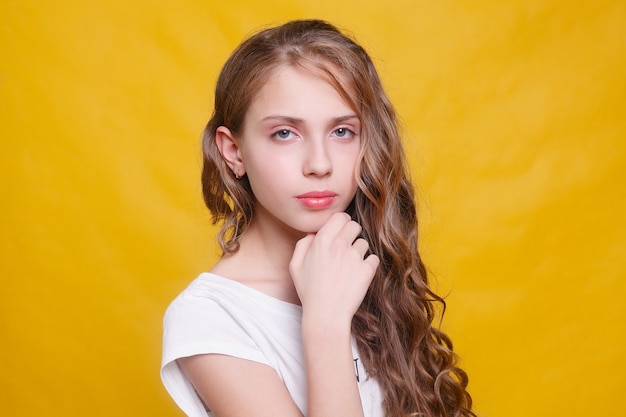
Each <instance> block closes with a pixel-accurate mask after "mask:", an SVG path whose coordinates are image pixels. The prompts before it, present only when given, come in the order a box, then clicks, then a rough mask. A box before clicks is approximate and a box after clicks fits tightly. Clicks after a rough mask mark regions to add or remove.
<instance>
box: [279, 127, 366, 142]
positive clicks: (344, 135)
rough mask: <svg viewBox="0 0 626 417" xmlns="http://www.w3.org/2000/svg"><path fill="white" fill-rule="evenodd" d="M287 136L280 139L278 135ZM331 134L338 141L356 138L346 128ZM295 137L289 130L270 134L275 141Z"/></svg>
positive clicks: (339, 128)
mask: <svg viewBox="0 0 626 417" xmlns="http://www.w3.org/2000/svg"><path fill="white" fill-rule="evenodd" d="M339 131H343V136H342V135H340V134H338V132H339ZM282 134H287V135H289V137H281V136H280V135H282ZM332 134H333V135H334V136H335V137H337V138H339V139H350V138H353V137H354V136H356V133H355V132H354V130H352V129H348V128H347V127H338V128H336V129H335V130H333V131H332ZM293 135H295V133H294V131H293V130H291V129H279V130H277V131H276V132H274V133H272V138H274V139H277V140H279V141H284V140H289V139H292V136H293Z"/></svg>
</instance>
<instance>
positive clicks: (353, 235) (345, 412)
mask: <svg viewBox="0 0 626 417" xmlns="http://www.w3.org/2000/svg"><path fill="white" fill-rule="evenodd" d="M360 233H361V226H360V225H359V224H357V223H355V222H353V221H351V220H350V217H349V216H348V215H347V214H345V213H337V214H335V215H333V216H331V218H330V219H329V220H328V222H327V223H326V224H325V225H324V227H322V229H320V231H319V232H318V233H317V234H316V235H309V236H307V237H305V238H304V239H302V240H300V241H299V242H298V244H297V245H296V249H295V251H294V255H293V258H292V261H291V264H290V271H291V274H292V277H293V280H294V284H295V286H296V290H297V291H298V296H299V297H300V301H301V303H302V308H303V319H302V339H303V343H304V353H305V359H306V366H307V370H306V372H307V381H308V399H309V417H335V416H337V417H353V416H354V417H362V416H363V408H362V406H361V400H360V396H359V391H358V385H357V381H356V376H355V373H354V365H353V359H352V349H351V323H352V318H353V316H354V314H355V312H356V310H357V309H358V307H359V305H360V304H361V302H362V301H363V297H365V293H366V292H367V289H368V288H369V285H370V283H371V281H372V279H373V277H374V273H375V272H376V268H377V267H378V264H379V259H378V257H376V256H375V255H370V256H368V257H366V258H365V259H364V257H365V254H366V253H367V250H368V247H369V245H368V244H367V242H365V240H363V239H358V236H359V234H360Z"/></svg>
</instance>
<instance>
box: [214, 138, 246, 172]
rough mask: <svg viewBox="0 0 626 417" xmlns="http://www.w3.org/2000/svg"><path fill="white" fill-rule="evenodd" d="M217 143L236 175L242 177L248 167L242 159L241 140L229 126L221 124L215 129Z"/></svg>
mask: <svg viewBox="0 0 626 417" xmlns="http://www.w3.org/2000/svg"><path fill="white" fill-rule="evenodd" d="M215 144H216V145H217V148H218V149H219V151H220V153H221V154H222V158H224V161H225V162H226V164H227V165H228V167H229V168H230V169H231V171H233V174H235V177H237V178H241V177H242V176H244V175H245V173H246V168H245V166H244V164H243V159H241V150H240V148H239V141H238V140H237V138H236V137H235V135H233V133H232V132H231V131H230V129H229V128H227V127H225V126H220V127H218V128H217V129H216V130H215Z"/></svg>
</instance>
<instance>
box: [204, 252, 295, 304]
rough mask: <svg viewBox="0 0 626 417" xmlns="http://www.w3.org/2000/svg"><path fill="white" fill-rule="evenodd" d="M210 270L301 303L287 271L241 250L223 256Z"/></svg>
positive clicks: (266, 292) (277, 296)
mask: <svg viewBox="0 0 626 417" xmlns="http://www.w3.org/2000/svg"><path fill="white" fill-rule="evenodd" d="M210 272H211V273H213V274H216V275H219V276H221V277H224V278H228V279H231V280H233V281H237V282H239V283H241V284H243V285H246V286H248V287H251V288H254V289H255V290H257V291H260V292H262V293H264V294H266V295H269V296H270V297H273V298H276V299H279V300H282V301H286V302H288V303H291V304H299V303H300V300H299V298H298V294H297V293H296V289H295V287H294V285H293V281H292V279H291V276H290V275H289V273H288V272H287V271H278V270H275V269H272V268H271V267H269V266H268V265H264V264H263V263H262V262H257V261H255V260H250V258H249V257H246V256H245V255H242V254H240V253H239V252H237V253H235V254H232V255H229V256H227V257H223V258H221V259H220V260H219V261H218V262H217V263H216V264H215V265H214V266H213V268H212V269H211V270H210Z"/></svg>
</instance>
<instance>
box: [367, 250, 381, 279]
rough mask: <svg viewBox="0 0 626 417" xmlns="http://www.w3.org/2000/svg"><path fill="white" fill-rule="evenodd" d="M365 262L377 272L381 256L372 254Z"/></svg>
mask: <svg viewBox="0 0 626 417" xmlns="http://www.w3.org/2000/svg"><path fill="white" fill-rule="evenodd" d="M365 263H366V264H369V265H370V266H371V267H372V271H373V272H376V269H378V265H380V258H378V256H376V255H374V254H371V255H369V256H368V257H367V258H365ZM373 275H374V274H372V276H373Z"/></svg>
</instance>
